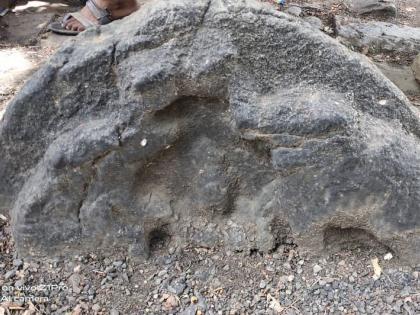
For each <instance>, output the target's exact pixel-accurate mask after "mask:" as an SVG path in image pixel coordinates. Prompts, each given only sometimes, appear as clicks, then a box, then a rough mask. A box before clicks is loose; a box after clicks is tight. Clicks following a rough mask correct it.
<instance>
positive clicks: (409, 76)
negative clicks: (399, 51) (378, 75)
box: [375, 62, 420, 95]
mask: <svg viewBox="0 0 420 315" xmlns="http://www.w3.org/2000/svg"><path fill="white" fill-rule="evenodd" d="M375 64H376V65H377V66H378V68H379V70H381V71H382V73H383V74H385V75H386V76H387V77H388V78H389V79H390V80H391V81H392V82H393V83H394V84H395V85H396V86H398V88H400V89H401V91H403V92H404V93H406V94H408V95H410V94H420V85H419V84H418V83H417V82H416V79H415V77H414V74H413V70H412V68H411V67H410V66H401V65H393V64H388V63H386V62H381V63H379V62H376V63H375Z"/></svg>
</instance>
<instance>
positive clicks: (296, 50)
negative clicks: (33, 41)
mask: <svg viewBox="0 0 420 315" xmlns="http://www.w3.org/2000/svg"><path fill="white" fill-rule="evenodd" d="M419 135H420V121H419V119H418V113H417V112H416V111H415V109H414V108H413V107H412V106H411V105H410V104H409V102H408V101H407V99H406V98H405V96H404V95H403V94H402V92H401V91H400V90H398V89H397V88H396V87H395V86H394V85H393V84H392V83H391V82H390V81H388V80H387V79H386V78H385V77H384V76H383V75H382V74H380V73H379V72H378V71H377V70H376V68H375V67H374V66H372V65H371V64H369V63H367V62H365V61H363V60H361V59H360V58H359V57H357V56H356V55H354V54H353V53H351V52H349V51H348V50H347V49H346V48H345V47H343V46H341V45H339V44H337V43H336V42H335V41H334V40H333V39H331V38H329V37H327V36H326V35H324V34H322V33H321V32H318V31H315V30H313V29H312V28H308V27H307V24H306V23H303V22H300V21H298V20H297V19H295V18H291V17H289V16H287V15H284V14H282V13H279V12H277V11H274V10H273V9H271V8H269V7H268V6H264V5H262V4H258V3H256V2H251V1H249V2H248V1H245V2H241V3H238V2H237V1H171V2H166V1H153V2H152V3H149V4H146V5H145V6H144V7H143V8H142V9H141V10H140V11H139V12H137V13H136V14H134V15H132V16H130V17H129V18H126V19H124V20H123V21H118V22H114V23H112V25H110V26H105V27H102V28H100V29H98V30H90V31H87V32H85V33H84V34H82V35H81V36H79V37H78V38H77V40H75V41H73V42H70V43H69V44H68V45H66V46H65V47H63V48H62V49H61V50H60V51H59V52H58V53H57V54H56V55H55V57H53V58H52V59H51V60H50V62H49V63H48V64H47V65H46V66H45V67H43V68H42V69H41V70H40V71H39V72H38V73H37V74H36V75H35V76H34V77H33V78H32V79H31V80H30V81H29V82H28V84H27V85H26V86H25V88H24V89H23V90H22V91H21V92H20V94H19V95H18V96H17V97H16V98H15V99H14V101H13V102H12V103H11V104H10V106H9V107H8V109H7V111H6V113H5V116H4V118H3V122H2V124H1V129H0V154H1V156H2V163H1V165H0V196H1V197H0V200H1V201H0V205H1V208H2V209H8V208H11V209H12V210H11V215H12V227H13V233H14V238H15V241H16V245H17V249H18V251H19V253H20V254H21V255H45V254H49V255H53V254H57V253H58V254H64V253H66V252H67V251H69V252H72V253H74V252H75V251H97V252H100V251H104V252H106V253H108V254H110V253H111V251H112V249H115V250H117V249H127V248H128V249H129V250H130V252H131V253H132V254H134V255H144V254H148V253H149V252H151V251H153V250H154V249H155V248H156V244H161V243H166V242H169V241H170V242H174V243H185V242H189V243H193V244H195V245H198V246H204V247H211V246H216V245H219V244H223V245H224V246H226V247H228V248H231V249H234V250H253V249H258V250H260V251H270V250H272V249H274V248H276V247H278V246H280V245H281V244H283V243H288V244H291V243H296V244H298V245H299V246H300V247H301V249H302V250H304V249H308V250H311V251H313V252H319V251H320V250H322V249H324V248H330V247H334V246H336V245H341V244H343V243H348V242H360V243H366V244H369V245H373V246H376V247H384V248H387V249H390V250H392V251H394V252H395V253H396V254H397V255H401V256H402V257H405V258H406V259H409V260H412V261H416V260H417V259H418V258H419V251H418V248H419V245H420V237H419V232H418V231H419V224H420V223H419V220H420V217H419V216H420V211H419V205H420V191H419V189H418V187H419V186H420V176H419V175H420V174H419V173H420V168H419V166H420V154H419V151H420V150H419V149H420V143H419V138H418V137H419Z"/></svg>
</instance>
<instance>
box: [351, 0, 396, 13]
mask: <svg viewBox="0 0 420 315" xmlns="http://www.w3.org/2000/svg"><path fill="white" fill-rule="evenodd" d="M346 4H347V6H348V8H349V9H350V11H352V12H354V13H356V14H359V15H362V14H370V13H382V14H387V15H391V16H396V15H397V6H396V3H395V0H346Z"/></svg>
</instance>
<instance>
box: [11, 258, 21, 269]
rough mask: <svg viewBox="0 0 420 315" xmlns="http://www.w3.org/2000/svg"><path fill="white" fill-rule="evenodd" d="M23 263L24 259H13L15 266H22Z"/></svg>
mask: <svg viewBox="0 0 420 315" xmlns="http://www.w3.org/2000/svg"><path fill="white" fill-rule="evenodd" d="M22 265H23V261H22V259H14V260H13V266H15V267H20V266H22Z"/></svg>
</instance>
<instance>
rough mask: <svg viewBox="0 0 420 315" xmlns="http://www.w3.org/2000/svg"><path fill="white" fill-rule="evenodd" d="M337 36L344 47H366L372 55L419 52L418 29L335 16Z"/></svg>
mask: <svg viewBox="0 0 420 315" xmlns="http://www.w3.org/2000/svg"><path fill="white" fill-rule="evenodd" d="M335 20H336V28H337V36H338V38H339V40H340V41H341V42H342V43H343V44H346V45H351V46H353V47H356V48H363V47H368V48H369V51H370V52H372V53H377V52H399V53H405V54H413V55H416V54H417V53H418V51H419V50H420V28H417V27H409V26H405V25H395V24H392V23H387V22H378V21H374V22H372V21H369V22H362V21H361V20H358V19H354V18H350V17H343V16H336V17H335Z"/></svg>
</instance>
